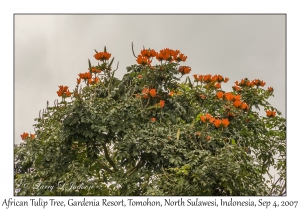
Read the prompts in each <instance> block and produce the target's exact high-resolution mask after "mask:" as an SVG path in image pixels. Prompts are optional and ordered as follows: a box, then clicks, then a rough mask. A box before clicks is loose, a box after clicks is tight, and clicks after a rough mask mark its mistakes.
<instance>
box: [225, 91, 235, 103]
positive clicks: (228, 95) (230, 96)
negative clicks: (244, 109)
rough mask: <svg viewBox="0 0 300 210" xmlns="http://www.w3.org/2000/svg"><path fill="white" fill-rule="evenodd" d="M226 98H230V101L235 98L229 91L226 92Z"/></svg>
mask: <svg viewBox="0 0 300 210" xmlns="http://www.w3.org/2000/svg"><path fill="white" fill-rule="evenodd" d="M225 98H226V99H227V100H228V101H231V100H232V99H233V95H232V94H231V93H230V92H228V93H225Z"/></svg>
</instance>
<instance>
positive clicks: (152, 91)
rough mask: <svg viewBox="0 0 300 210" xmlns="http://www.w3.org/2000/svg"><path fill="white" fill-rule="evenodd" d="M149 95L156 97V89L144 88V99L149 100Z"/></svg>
mask: <svg viewBox="0 0 300 210" xmlns="http://www.w3.org/2000/svg"><path fill="white" fill-rule="evenodd" d="M148 94H150V95H151V96H152V97H155V96H156V94H157V93H156V89H154V88H153V89H149V88H144V89H143V90H142V95H143V98H148Z"/></svg>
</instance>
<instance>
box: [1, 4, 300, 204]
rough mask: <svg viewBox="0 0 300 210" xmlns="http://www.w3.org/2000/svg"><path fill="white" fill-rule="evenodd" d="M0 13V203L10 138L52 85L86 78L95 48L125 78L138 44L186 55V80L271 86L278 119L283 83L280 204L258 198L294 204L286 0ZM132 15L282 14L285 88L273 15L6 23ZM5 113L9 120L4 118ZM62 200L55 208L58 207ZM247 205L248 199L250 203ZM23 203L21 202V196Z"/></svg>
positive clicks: (291, 55)
mask: <svg viewBox="0 0 300 210" xmlns="http://www.w3.org/2000/svg"><path fill="white" fill-rule="evenodd" d="M0 8H1V9H0V10H1V13H0V15H1V18H0V24H1V33H0V36H1V39H0V46H1V50H0V58H1V61H2V67H3V70H2V71H1V75H2V82H1V83H0V89H1V95H2V99H4V100H1V109H0V116H1V121H0V123H1V126H0V132H1V134H2V135H1V140H2V146H1V147H0V155H1V160H2V162H1V163H3V165H2V170H1V171H2V172H3V173H2V179H0V186H1V191H0V201H2V200H3V199H4V198H8V197H12V190H13V188H12V183H13V167H12V165H13V163H12V162H13V153H12V150H13V142H15V143H18V142H20V138H19V136H20V133H22V132H24V131H26V132H30V131H31V132H33V127H32V124H33V123H34V121H33V119H34V118H35V117H37V116H38V112H39V110H40V109H42V108H45V106H46V100H49V101H50V104H53V100H54V99H56V98H57V95H56V91H57V89H58V87H57V86H58V85H68V86H70V87H71V88H73V87H74V86H75V82H76V80H75V78H76V77H77V74H78V73H80V72H83V71H86V70H87V59H88V58H89V59H91V60H93V54H94V49H97V50H102V49H103V46H104V45H106V46H107V48H108V51H109V52H111V53H112V55H113V56H115V57H116V58H115V60H116V61H120V66H119V70H118V77H119V78H120V77H121V76H122V75H123V74H124V72H125V67H126V66H127V65H131V64H133V63H134V62H135V60H134V57H133V56H132V55H131V42H132V41H133V42H134V44H135V49H136V52H139V50H140V49H141V48H142V46H143V45H144V46H145V47H151V48H154V49H156V50H159V49H162V48H165V47H169V48H174V49H180V50H181V51H182V52H183V53H184V54H186V55H187V56H188V60H187V62H186V64H187V65H189V66H191V67H192V72H191V75H192V74H194V73H196V74H207V73H211V74H215V73H218V74H221V75H224V76H227V77H229V78H230V79H231V81H230V82H234V81H235V80H236V79H241V78H243V77H246V76H247V77H249V79H254V78H260V79H263V80H265V81H266V82H267V85H266V86H267V87H268V86H273V87H274V88H275V98H274V99H272V100H270V102H271V103H272V104H274V105H275V106H276V107H277V108H279V110H281V111H282V112H283V113H285V109H286V107H285V100H286V98H285V90H284V88H285V85H287V93H288V94H287V101H288V103H287V104H286V105H287V110H288V114H289V115H288V117H287V119H288V130H287V131H288V145H287V146H288V183H287V184H288V187H287V188H288V196H287V197H285V198H278V197H277V198H264V200H270V201H275V200H276V201H277V202H278V203H279V201H280V200H286V201H287V200H298V201H299V196H297V194H298V193H297V192H298V189H299V187H300V184H299V179H298V177H297V175H298V174H299V172H300V170H299V163H298V159H299V156H298V154H299V152H298V148H299V142H298V141H299V137H298V135H297V134H298V132H297V129H299V128H298V123H297V122H298V118H297V117H298V116H299V114H298V109H299V102H298V101H297V96H298V95H299V93H298V90H299V87H298V83H299V82H298V80H297V77H298V72H299V66H300V60H299V54H300V52H299V49H300V40H299V37H300V33H299V19H300V16H299V9H297V8H299V3H298V1H296V0H290V1H288V3H287V1H277V0H265V1H258V0H251V1H247V0H245V1H240V0H228V1H222V0H216V1H209V2H208V1H184V2H182V1H176V0H173V1H170V2H164V1H157V0H153V1H151V2H140V1H132V2H128V1H113V0H111V1H105V2H99V1H89V0H87V1H83V2H82V4H79V3H78V4H77V3H76V4H75V3H73V4H70V2H68V1H65V2H64V1H55V0H53V1H51V2H41V1H37V0H28V1H18V0H15V1H10V2H8V1H1V3H0ZM137 11H138V12H146V13H153V12H155V13H165V12H168V13H183V12H187V13H202V14H203V13H248V14H249V13H253V12H255V13H281V14H283V13H287V83H286V84H285V82H286V81H285V74H284V73H285V72H284V70H285V66H284V62H285V60H284V59H285V58H284V56H285V49H284V48H285V41H284V39H285V37H284V36H285V33H284V31H283V30H284V27H285V26H284V24H285V22H284V18H283V16H277V17H276V16H249V15H248V16H239V17H238V18H237V16H226V17H225V18H220V17H221V16H211V15H210V16H203V15H202V16H199V15H196V16H193V17H192V18H191V17H189V16H182V15H181V16H178V15H175V16H173V17H172V18H170V16H162V17H157V16H153V15H152V16H149V17H148V19H147V17H146V16H142V17H139V16H108V15H105V16H103V15H102V16H86V17H84V16H75V17H71V16H63V17H58V16H36V17H27V18H23V17H22V18H20V19H18V18H16V19H15V27H14V25H13V14H14V13H17V12H26V13H30V12H34V13H38V12H39V13H41V12H42V13H51V12H56V13H62V12H64V13H99V12H102V13H104V12H105V13H109V12H110V13H116V12H119V13H130V12H137ZM146 19H147V20H146ZM14 29H15V36H14V33H13V30H14ZM14 38H15V39H14ZM13 44H14V46H13ZM14 50H15V51H14ZM13 55H15V56H14V57H13ZM13 58H15V62H14V60H13ZM13 64H15V68H13ZM13 72H14V77H13ZM253 77H254V78H253ZM13 79H14V80H13ZM228 84H230V85H231V84H232V83H228ZM13 90H15V92H13ZM13 100H14V101H15V106H14V104H13ZM14 108H15V112H13V109H14ZM12 116H14V117H12ZM14 129H15V130H14ZM14 135H15V137H16V139H15V141H14ZM20 199H22V198H20ZM20 199H17V200H20ZM61 199H62V198H61ZM66 199H67V198H66ZM66 199H62V200H65V201H66ZM201 199H202V200H207V199H209V198H201ZM239 199H242V198H235V200H239ZM251 199H252V200H258V198H257V199H256V198H251ZM23 200H28V199H25V198H23ZM244 200H247V199H246V198H245V199H244ZM229 208H230V207H229ZM229 208H227V209H229ZM10 209H14V208H10ZM28 209H31V207H28ZM48 209H51V207H48ZM110 209H113V208H110ZM115 209H116V208H115ZM230 209H231V208H230Z"/></svg>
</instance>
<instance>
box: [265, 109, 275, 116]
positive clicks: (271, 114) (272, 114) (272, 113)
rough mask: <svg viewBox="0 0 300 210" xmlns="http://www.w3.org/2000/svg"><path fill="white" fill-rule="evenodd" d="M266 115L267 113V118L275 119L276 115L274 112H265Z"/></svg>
mask: <svg viewBox="0 0 300 210" xmlns="http://www.w3.org/2000/svg"><path fill="white" fill-rule="evenodd" d="M266 113H267V117H275V115H276V112H275V111H271V110H267V111H266Z"/></svg>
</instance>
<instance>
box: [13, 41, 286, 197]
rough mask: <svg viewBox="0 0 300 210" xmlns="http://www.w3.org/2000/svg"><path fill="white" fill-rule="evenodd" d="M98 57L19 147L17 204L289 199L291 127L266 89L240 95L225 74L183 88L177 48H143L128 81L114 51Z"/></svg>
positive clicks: (256, 85) (253, 84)
mask: <svg viewBox="0 0 300 210" xmlns="http://www.w3.org/2000/svg"><path fill="white" fill-rule="evenodd" d="M132 50H133V46H132ZM95 51H96V50H95ZM133 55H134V56H135V54H134V51H133ZM94 57H95V59H96V60H98V64H97V65H95V66H92V65H91V62H90V61H89V71H88V72H85V73H80V74H79V78H78V79H77V86H76V88H75V89H74V91H73V92H70V91H69V89H68V87H67V86H59V90H58V91H57V94H58V96H59V97H61V98H62V100H61V101H60V102H58V100H57V101H55V104H54V106H52V107H47V109H46V110H45V111H43V113H42V114H41V115H40V117H39V118H37V119H35V120H36V121H37V123H36V124H35V125H34V126H35V130H36V133H35V134H31V135H30V136H29V134H28V133H25V132H24V133H23V134H22V135H21V137H22V139H23V140H24V142H23V143H21V144H19V145H15V170H14V178H15V194H16V195H216V196H220V195H248V196H249V195H284V194H285V181H286V176H285V173H286V153H285V152H286V120H285V119H284V118H283V117H282V116H281V113H280V112H279V111H278V110H277V109H276V108H275V107H273V106H272V105H271V104H269V102H268V101H267V99H268V98H269V97H270V96H273V88H272V87H269V88H268V89H264V88H263V87H264V86H265V82H264V81H262V80H259V79H254V80H249V79H247V78H244V79H242V80H241V81H236V82H235V85H234V86H233V90H232V91H231V92H225V91H223V90H222V88H221V84H222V83H226V82H227V81H228V80H229V79H228V78H224V77H223V76H221V75H210V74H208V75H193V77H194V80H193V81H192V80H191V79H190V78H189V77H187V79H186V81H185V82H183V83H182V82H180V79H181V77H182V76H183V75H186V74H189V73H190V71H191V68H190V67H188V66H183V65H181V63H182V62H184V61H185V60H186V59H187V56H185V55H184V54H182V53H180V51H179V50H171V49H168V48H166V49H163V50H160V51H159V52H156V51H155V50H153V49H143V50H142V51H141V53H140V54H139V55H138V56H137V57H136V58H137V59H136V61H137V63H138V64H134V65H132V66H129V67H127V73H126V74H125V75H124V77H123V79H121V80H119V79H117V78H116V77H114V73H115V71H116V70H117V69H116V70H112V64H113V61H114V58H112V59H110V57H111V54H110V53H108V52H107V50H106V48H104V51H103V52H97V51H96V54H95V55H94ZM153 59H156V60H158V64H156V65H152V62H153V63H154V60H153ZM80 83H85V84H84V87H83V88H82V87H79V85H80ZM70 99H71V100H70ZM258 109H264V110H265V111H266V116H260V115H259V114H258V111H257V110H258ZM270 167H274V168H275V169H277V170H278V174H279V179H278V180H276V181H275V180H273V177H272V176H271V175H270V174H269V177H270V180H267V179H266V178H265V175H266V174H268V172H269V169H270Z"/></svg>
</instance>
